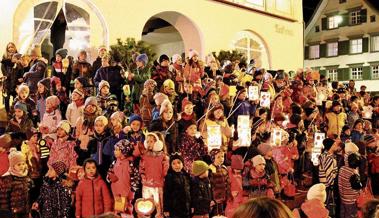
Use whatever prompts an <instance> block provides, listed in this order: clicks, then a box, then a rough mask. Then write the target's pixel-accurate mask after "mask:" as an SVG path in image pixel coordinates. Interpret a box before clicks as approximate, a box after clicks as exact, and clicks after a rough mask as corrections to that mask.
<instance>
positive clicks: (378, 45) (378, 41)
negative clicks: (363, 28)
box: [371, 36, 379, 51]
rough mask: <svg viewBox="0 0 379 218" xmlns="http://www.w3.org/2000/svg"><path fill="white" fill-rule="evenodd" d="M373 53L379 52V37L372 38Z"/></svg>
mask: <svg viewBox="0 0 379 218" xmlns="http://www.w3.org/2000/svg"><path fill="white" fill-rule="evenodd" d="M371 51H379V36H373V37H371Z"/></svg>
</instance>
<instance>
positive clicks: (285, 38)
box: [0, 0, 303, 70]
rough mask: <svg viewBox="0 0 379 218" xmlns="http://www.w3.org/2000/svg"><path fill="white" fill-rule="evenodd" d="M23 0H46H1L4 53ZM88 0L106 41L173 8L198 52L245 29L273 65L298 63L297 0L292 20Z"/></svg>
mask: <svg viewBox="0 0 379 218" xmlns="http://www.w3.org/2000/svg"><path fill="white" fill-rule="evenodd" d="M25 1H28V2H32V3H28V4H30V5H33V3H34V4H35V3H36V2H38V3H41V2H45V1H42V0H0V5H1V7H0V14H2V19H0V28H1V34H0V53H2V52H3V50H4V49H3V48H5V45H6V43H7V42H8V41H13V34H12V33H13V23H14V19H13V14H14V13H15V11H16V9H17V7H18V6H19V4H20V3H25ZM76 1H78V2H79V0H76ZM82 1H83V0H82ZM85 1H89V0H85ZM91 2H92V3H93V5H95V6H96V7H97V8H98V10H99V12H100V13H101V14H102V15H103V17H104V20H105V22H106V24H107V27H108V30H109V41H110V44H112V43H114V42H115V41H116V39H117V38H126V37H135V38H137V39H140V38H141V33H142V29H143V27H144V25H145V23H146V22H147V21H148V20H149V19H150V18H151V17H152V16H154V15H155V14H158V13H161V12H165V11H176V12H178V13H180V14H183V15H185V16H186V17H188V18H189V19H190V20H191V21H192V22H193V23H194V24H195V25H196V26H197V27H198V30H199V32H200V34H201V38H202V41H203V50H202V51H200V52H201V53H202V55H205V54H207V53H209V52H211V51H218V50H220V49H231V42H232V40H233V39H234V38H235V35H236V33H237V32H239V31H243V30H250V31H253V32H254V33H256V34H257V35H259V36H260V37H261V38H262V39H263V41H264V42H265V43H266V46H267V49H268V51H269V58H270V59H271V68H272V69H278V68H283V69H286V70H290V69H296V68H298V67H302V65H303V64H302V63H303V21H302V12H301V11H302V8H301V7H302V5H301V1H297V0H294V1H293V2H294V18H295V19H296V20H297V21H296V22H291V21H286V20H283V19H279V18H275V17H271V16H268V15H263V14H260V13H256V12H252V11H249V10H246V9H242V8H237V7H233V6H229V5H225V4H221V3H219V2H215V1H212V0H138V1H136V0H92V1H91ZM18 12H19V14H22V12H20V11H18ZM91 17H92V14H91ZM91 32H92V35H91V43H92V44H93V46H98V45H99V44H101V42H102V39H100V38H102V36H101V34H96V32H100V30H99V31H91ZM179 32H180V31H179ZM182 37H183V36H182ZM187 37H189V38H190V37H192V35H191V34H190V33H188V34H187ZM187 47H188V46H187ZM187 47H186V49H187Z"/></svg>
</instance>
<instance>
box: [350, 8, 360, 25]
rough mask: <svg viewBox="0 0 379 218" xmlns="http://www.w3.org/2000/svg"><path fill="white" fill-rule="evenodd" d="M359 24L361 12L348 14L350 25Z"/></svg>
mask: <svg viewBox="0 0 379 218" xmlns="http://www.w3.org/2000/svg"><path fill="white" fill-rule="evenodd" d="M360 23H361V11H353V12H351V13H350V24H352V25H355V24H360Z"/></svg>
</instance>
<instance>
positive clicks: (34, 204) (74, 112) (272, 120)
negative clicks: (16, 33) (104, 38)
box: [0, 43, 379, 218]
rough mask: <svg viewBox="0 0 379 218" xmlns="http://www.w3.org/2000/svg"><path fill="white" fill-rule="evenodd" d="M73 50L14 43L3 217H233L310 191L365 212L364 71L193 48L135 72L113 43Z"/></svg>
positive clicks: (333, 207)
mask: <svg viewBox="0 0 379 218" xmlns="http://www.w3.org/2000/svg"><path fill="white" fill-rule="evenodd" d="M67 53H68V51H67V49H59V50H57V51H56V54H55V58H54V59H53V61H52V62H51V63H50V65H49V61H47V60H46V59H44V58H42V55H41V50H40V47H38V46H35V47H33V48H32V50H31V55H21V54H19V53H17V49H16V45H15V44H13V43H9V44H8V45H7V48H6V51H5V53H4V55H3V59H2V61H1V70H2V74H3V76H5V77H6V78H5V83H4V84H5V86H4V87H3V90H4V93H3V94H4V95H6V96H7V97H6V98H5V108H6V111H7V113H8V117H9V119H8V124H7V127H6V129H5V132H4V133H2V135H1V136H0V142H1V143H0V159H1V161H0V162H1V166H0V174H1V175H2V176H1V178H0V217H17V218H26V217H29V214H31V215H32V216H33V217H43V218H46V217H55V218H67V217H76V218H81V217H92V216H95V215H100V214H103V213H106V212H114V213H115V214H118V215H120V216H121V217H146V216H150V215H151V214H152V213H153V215H151V216H155V217H171V218H189V217H194V218H207V217H221V216H225V217H229V218H230V217H233V214H234V212H235V211H236V209H237V207H238V206H239V205H241V204H243V203H245V202H248V201H249V199H252V198H256V197H268V198H272V199H280V200H281V201H283V202H285V203H286V204H287V205H289V202H291V201H295V200H296V199H297V197H298V196H299V193H300V194H301V193H302V192H307V195H306V200H305V201H304V202H303V203H302V204H301V205H297V206H295V207H296V208H291V209H294V211H293V213H292V215H291V217H292V216H295V217H301V218H304V217H308V218H313V217H315V218H316V217H317V218H327V217H329V216H330V217H340V218H347V217H352V218H353V217H358V216H359V215H361V214H362V208H363V205H364V204H365V203H366V202H367V201H369V200H371V199H373V198H374V195H378V193H379V186H378V185H377V184H378V182H379V148H378V140H379V132H378V128H379V96H372V94H370V93H369V92H366V90H365V89H366V87H364V86H362V87H360V91H356V88H355V84H354V81H353V80H351V81H350V82H349V84H341V83H338V82H336V81H328V78H327V77H326V76H325V75H320V74H319V73H318V72H315V71H312V70H310V69H305V70H303V69H299V70H297V71H296V72H284V71H283V70H278V71H267V70H265V69H262V68H257V67H256V66H255V63H254V60H251V61H250V63H249V64H247V63H243V62H240V60H217V59H216V58H215V57H213V56H212V55H208V56H206V61H205V62H203V61H202V60H201V57H200V55H199V53H198V52H197V51H195V50H190V51H189V53H188V56H187V57H186V58H184V57H182V56H181V55H178V54H177V55H174V56H173V57H172V58H171V59H170V57H168V56H167V55H164V54H163V55H161V56H160V57H159V58H158V60H157V61H155V62H154V64H153V66H150V65H149V63H150V62H149V60H148V56H147V55H146V54H139V55H135V56H133V61H134V64H133V67H132V68H130V69H128V71H127V72H125V71H124V68H123V67H121V66H120V63H117V62H116V60H115V59H114V58H113V57H111V56H110V55H109V54H108V53H107V48H105V47H100V48H99V57H98V58H97V59H96V61H95V62H94V63H93V64H90V63H89V62H88V60H87V54H86V52H85V51H81V52H80V54H79V57H78V60H76V61H74V59H73V58H72V57H68V56H67ZM25 60H28V61H25ZM221 65H222V67H221ZM48 68H49V69H51V72H52V74H51V75H48V74H47V73H46V72H47V71H48V70H47V69H48ZM49 71H50V70H49ZM254 87H255V88H257V89H256V90H257V92H254ZM11 102H13V103H11ZM245 118H246V119H245ZM278 205H279V204H278ZM148 206H150V207H148ZM286 211H288V209H286ZM238 213H241V214H243V213H245V212H243V211H240V210H237V214H238ZM234 217H236V215H234Z"/></svg>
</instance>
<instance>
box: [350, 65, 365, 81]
mask: <svg viewBox="0 0 379 218" xmlns="http://www.w3.org/2000/svg"><path fill="white" fill-rule="evenodd" d="M354 74H356V75H354ZM350 78H351V79H353V80H363V67H362V66H360V67H351V68H350Z"/></svg>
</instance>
